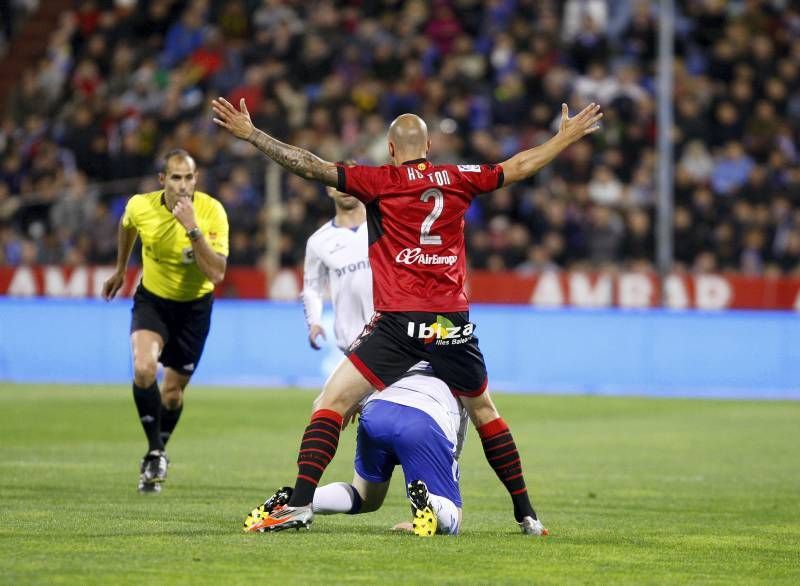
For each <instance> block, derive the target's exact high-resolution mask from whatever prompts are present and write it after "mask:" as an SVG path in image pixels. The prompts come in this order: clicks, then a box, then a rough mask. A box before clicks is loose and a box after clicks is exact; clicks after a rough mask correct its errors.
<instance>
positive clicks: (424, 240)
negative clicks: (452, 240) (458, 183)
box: [419, 189, 444, 246]
mask: <svg viewBox="0 0 800 586" xmlns="http://www.w3.org/2000/svg"><path fill="white" fill-rule="evenodd" d="M419 198H420V199H421V200H422V201H423V202H427V201H428V200H429V199H431V198H433V209H432V210H431V213H430V214H428V217H427V218H425V221H424V222H422V228H421V229H420V234H419V243H420V244H423V245H429V246H430V245H440V244H441V243H442V237H441V236H439V235H438V234H431V228H432V227H433V223H434V222H435V221H436V220H438V219H439V216H441V215H442V211H443V210H444V194H443V193H442V192H441V191H439V190H438V189H429V190H427V191H426V192H425V193H423V194H422V195H420V196H419Z"/></svg>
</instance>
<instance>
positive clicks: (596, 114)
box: [502, 103, 603, 185]
mask: <svg viewBox="0 0 800 586" xmlns="http://www.w3.org/2000/svg"><path fill="white" fill-rule="evenodd" d="M602 117H603V113H602V112H600V106H599V105H597V104H594V103H591V104H589V105H588V106H586V107H585V108H584V109H583V110H581V111H580V112H579V113H578V114H576V115H575V116H573V117H572V118H570V117H569V110H568V109H567V105H566V104H561V124H560V125H559V128H558V133H556V135H555V136H554V137H553V138H551V139H550V140H548V141H547V142H546V143H544V144H542V145H539V146H537V147H534V148H532V149H528V150H527V151H522V152H521V153H517V154H516V155H514V156H513V157H511V158H510V159H508V160H507V161H504V162H503V163H502V166H503V179H504V181H503V184H504V185H510V184H511V183H514V182H516V181H522V180H523V179H527V178H528V177H530V176H531V175H535V174H536V172H537V171H539V169H541V168H542V167H544V166H545V165H547V164H548V163H549V162H550V161H552V160H553V159H555V158H556V156H558V154H559V153H560V152H561V151H563V150H564V149H565V148H567V147H568V146H569V145H571V144H572V143H574V142H577V141H578V140H580V139H581V138H583V137H584V136H586V135H587V134H591V133H593V132H595V131H597V130H598V129H599V128H600V126H599V124H598V122H600V119H601V118H602Z"/></svg>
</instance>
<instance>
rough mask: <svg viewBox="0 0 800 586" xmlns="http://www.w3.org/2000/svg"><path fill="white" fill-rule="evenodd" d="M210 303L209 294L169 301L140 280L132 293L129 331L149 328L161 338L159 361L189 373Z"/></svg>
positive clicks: (206, 326)
mask: <svg viewBox="0 0 800 586" xmlns="http://www.w3.org/2000/svg"><path fill="white" fill-rule="evenodd" d="M213 303H214V296H213V293H207V294H206V295H203V296H202V297H200V298H198V299H193V300H192V301H173V300H171V299H164V298H163V297H159V296H158V295H156V294H155V293H152V292H150V291H148V290H147V289H145V288H144V286H143V285H142V284H141V283H140V284H139V286H138V287H137V288H136V293H135V294H134V296H133V309H132V310H131V328H130V331H131V333H133V332H136V331H139V330H150V331H153V332H156V333H157V334H159V335H160V336H161V338H162V339H163V340H164V347H163V348H162V350H161V356H160V357H159V362H161V364H163V365H164V366H165V367H168V368H172V369H173V370H176V371H177V372H179V373H180V374H183V375H186V376H191V375H192V374H194V373H195V372H196V370H197V366H198V364H199V363H200V358H201V357H202V355H203V348H204V347H205V343H206V338H208V332H209V329H210V327H211V309H212V306H213Z"/></svg>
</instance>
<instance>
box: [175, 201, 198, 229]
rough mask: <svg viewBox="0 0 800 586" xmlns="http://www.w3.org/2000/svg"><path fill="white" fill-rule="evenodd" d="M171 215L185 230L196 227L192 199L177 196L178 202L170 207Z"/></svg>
mask: <svg viewBox="0 0 800 586" xmlns="http://www.w3.org/2000/svg"><path fill="white" fill-rule="evenodd" d="M172 215H173V216H175V219H176V220H178V221H179V222H180V223H181V226H183V227H184V228H186V229H187V230H191V229H193V228H197V221H196V220H195V219H194V206H193V205H192V200H191V199H189V198H188V197H180V198H178V202H177V203H176V204H175V207H174V208H172Z"/></svg>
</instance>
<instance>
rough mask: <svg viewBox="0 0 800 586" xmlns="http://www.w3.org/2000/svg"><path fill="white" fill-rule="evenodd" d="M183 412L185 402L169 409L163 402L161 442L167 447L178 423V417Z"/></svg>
mask: <svg viewBox="0 0 800 586" xmlns="http://www.w3.org/2000/svg"><path fill="white" fill-rule="evenodd" d="M182 412H183V403H181V404H180V405H178V406H177V407H176V408H175V409H167V408H166V407H165V406H164V404H163V403H162V404H161V433H160V435H161V443H162V444H164V447H165V448H166V447H167V442H168V441H169V438H170V437H171V436H172V432H173V431H174V430H175V426H176V425H178V419H180V417H181V413H182Z"/></svg>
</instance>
